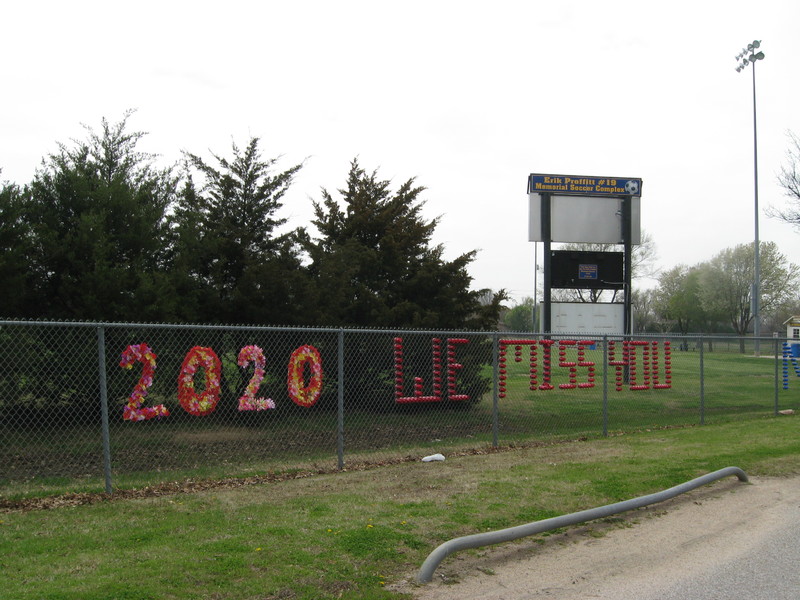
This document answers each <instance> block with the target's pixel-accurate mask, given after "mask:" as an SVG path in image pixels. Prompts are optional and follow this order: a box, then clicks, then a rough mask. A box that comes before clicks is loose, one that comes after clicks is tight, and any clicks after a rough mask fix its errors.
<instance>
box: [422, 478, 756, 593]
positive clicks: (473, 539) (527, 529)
mask: <svg viewBox="0 0 800 600" xmlns="http://www.w3.org/2000/svg"><path fill="white" fill-rule="evenodd" d="M729 475H736V477H738V478H739V481H744V482H746V481H748V479H747V474H746V473H745V472H744V471H742V470H741V469H740V468H739V467H725V468H724V469H720V470H719V471H714V472H713V473H709V474H708V475H703V476H702V477H698V478H697V479H692V480H691V481H687V482H686V483H681V484H680V485H676V486H675V487H671V488H669V489H667V490H664V491H662V492H656V493H655V494H650V495H648V496H640V497H639V498H633V499H631V500H625V501H623V502H617V503H615V504H608V505H606V506H600V507H598V508H590V509H589V510H582V511H580V512H576V513H572V514H569V515H561V516H560V517H553V518H552V519H544V520H543V521H535V522H533V523H528V524H527V525H519V526H517V527H509V528H508V529H500V530H498V531H490V532H488V533H476V534H474V535H467V536H464V537H460V538H455V539H452V540H449V541H447V542H445V543H444V544H442V545H441V546H439V547H438V548H436V550H434V551H433V552H431V553H430V554H429V555H428V558H426V559H425V562H424V563H422V566H421V567H420V569H419V573H417V582H418V583H428V582H429V581H431V579H433V572H434V571H435V570H436V567H438V566H439V564H440V563H441V562H442V561H443V560H444V559H445V558H447V557H448V556H450V555H451V554H452V553H453V552H458V551H459V550H467V549H468V548H479V547H481V546H490V545H491V544H499V543H501V542H510V541H512V540H518V539H519V538H523V537H526V536H529V535H533V534H535V533H542V532H543V531H550V530H552V529H558V528H560V527H567V526H569V525H575V524H577V523H584V522H586V521H593V520H595V519H602V518H603V517H608V516H611V515H616V514H619V513H622V512H625V511H628V510H633V509H634V508H641V507H643V506H648V505H650V504H655V503H657V502H663V501H664V500H669V499H670V498H674V497H675V496H677V495H678V494H683V493H685V492H689V491H691V490H693V489H695V488H698V487H701V486H703V485H706V484H708V483H711V482H713V481H717V480H718V479H722V478H723V477H728V476H729Z"/></svg>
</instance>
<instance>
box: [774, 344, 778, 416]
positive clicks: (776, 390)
mask: <svg viewBox="0 0 800 600" xmlns="http://www.w3.org/2000/svg"><path fill="white" fill-rule="evenodd" d="M775 416H776V417H777V416H778V338H775Z"/></svg>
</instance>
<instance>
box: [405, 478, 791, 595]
mask: <svg viewBox="0 0 800 600" xmlns="http://www.w3.org/2000/svg"><path fill="white" fill-rule="evenodd" d="M624 519H625V520H624V522H623V523H619V522H616V523H596V522H593V523H590V524H587V525H586V526H585V527H583V528H579V529H573V530H570V531H569V532H567V533H565V534H559V535H554V536H551V537H549V538H546V539H545V540H542V539H541V538H540V539H539V540H538V541H537V540H533V539H532V540H528V541H525V542H522V543H512V544H503V545H499V546H495V547H493V548H491V549H487V550H483V551H480V552H479V553H478V554H477V555H476V554H474V553H473V554H469V553H458V554H456V555H454V556H453V557H450V558H448V559H447V560H446V561H445V562H444V563H443V564H442V565H441V566H440V567H439V569H437V572H436V574H435V575H434V582H432V583H431V584H428V585H427V586H423V587H419V588H413V587H411V588H410V589H409V588H406V589H405V590H404V591H410V592H411V593H412V594H413V595H414V597H415V598H417V599H419V600H434V599H435V600H490V599H495V600H528V599H531V600H532V599H536V600H539V599H547V600H582V599H587V600H588V599H592V600H597V599H607V600H612V599H613V600H672V599H676V600H677V599H680V600H687V599H691V600H723V599H725V600H728V599H743V600H744V599H746V600H759V599H762V598H763V599H769V600H798V599H800V478H791V479H757V478H754V479H752V483H751V484H743V483H740V482H738V481H737V480H735V479H732V480H725V481H720V482H717V483H715V484H712V485H710V486H705V487H704V488H701V489H699V490H695V491H694V492H691V493H689V494H685V495H682V496H679V497H678V498H676V499H674V500H670V501H668V502H666V503H662V504H657V505H653V506H651V507H648V508H646V509H641V510H639V511H631V512H629V513H626V514H625V515H624ZM454 581H456V582H457V583H453V582H454Z"/></svg>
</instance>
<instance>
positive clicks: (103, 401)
mask: <svg viewBox="0 0 800 600" xmlns="http://www.w3.org/2000/svg"><path fill="white" fill-rule="evenodd" d="M97 362H98V365H97V372H98V375H99V382H100V419H101V421H102V430H103V474H104V475H105V480H106V494H110V493H111V490H112V488H111V434H110V433H109V429H108V387H107V383H106V332H105V329H103V326H102V325H101V326H99V327H98V328H97Z"/></svg>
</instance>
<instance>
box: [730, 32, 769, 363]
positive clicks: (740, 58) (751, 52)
mask: <svg viewBox="0 0 800 600" xmlns="http://www.w3.org/2000/svg"><path fill="white" fill-rule="evenodd" d="M760 47H761V41H760V40H753V42H752V43H750V44H747V47H746V48H742V51H741V52H740V53H739V54H737V55H736V63H737V64H736V72H737V73H741V72H742V71H744V70H745V69H746V68H747V65H753V182H754V202H755V229H756V236H755V242H754V244H753V256H754V258H753V262H754V264H753V270H754V274H753V289H752V293H751V302H752V307H753V343H754V350H755V354H756V356H759V354H760V350H761V344H760V342H759V339H758V338H759V337H760V336H761V323H760V321H759V317H760V315H759V309H760V306H759V305H760V304H761V263H760V257H759V254H760V243H759V240H758V127H757V125H756V61H759V60H764V53H763V52H761V51H760V50H759V48H760Z"/></svg>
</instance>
